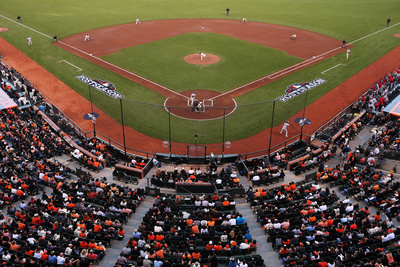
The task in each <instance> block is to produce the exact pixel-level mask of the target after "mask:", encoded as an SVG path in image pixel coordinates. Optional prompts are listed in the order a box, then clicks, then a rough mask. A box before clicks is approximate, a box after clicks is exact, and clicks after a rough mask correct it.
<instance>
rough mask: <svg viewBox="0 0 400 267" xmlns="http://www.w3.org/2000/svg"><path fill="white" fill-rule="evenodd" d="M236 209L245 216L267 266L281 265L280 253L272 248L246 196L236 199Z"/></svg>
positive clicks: (258, 250)
mask: <svg viewBox="0 0 400 267" xmlns="http://www.w3.org/2000/svg"><path fill="white" fill-rule="evenodd" d="M235 201H236V210H237V211H238V212H239V213H241V214H242V215H243V216H244V217H245V218H246V222H247V224H248V226H249V229H250V234H251V235H252V237H253V239H255V240H257V254H260V255H261V256H262V257H263V259H264V262H265V266H266V267H276V266H281V260H279V255H278V253H277V252H275V251H274V249H273V248H272V243H268V242H267V238H268V236H267V235H265V232H264V229H263V228H262V225H261V224H259V223H258V222H256V216H255V215H254V213H253V210H252V209H251V208H250V205H249V203H247V201H246V200H245V199H244V198H239V199H235Z"/></svg>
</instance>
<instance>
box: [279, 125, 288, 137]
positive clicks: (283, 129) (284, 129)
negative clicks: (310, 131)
mask: <svg viewBox="0 0 400 267" xmlns="http://www.w3.org/2000/svg"><path fill="white" fill-rule="evenodd" d="M288 126H290V124H289V121H286V122H285V123H284V124H283V126H282V129H281V132H280V134H282V132H283V131H285V133H286V134H285V136H286V137H288V135H287V134H288V131H287V127H288Z"/></svg>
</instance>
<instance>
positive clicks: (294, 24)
mask: <svg viewBox="0 0 400 267" xmlns="http://www.w3.org/2000/svg"><path fill="white" fill-rule="evenodd" d="M226 8H229V9H230V14H229V16H227V15H226V11H225V10H226ZM399 8H400V2H399V1H394V0H377V1H365V0H355V1H343V0H339V1H334V2H332V1H327V0H319V1H317V0H307V1H305V0H304V1H298V0H297V1H295V0H287V1H271V0H264V1H258V0H249V1H238V0H233V1H218V2H215V1H209V0H205V1H193V0H185V1H165V0H163V1H160V0H154V1H151V2H149V1H144V0H138V1H127V0H114V1H103V0H100V1H99V0H97V1H94V0H87V1H76V0H72V1H59V0H56V1H54V0H52V1H49V0H42V1H37V0H32V1H22V0H13V1H11V0H3V1H2V3H1V10H0V27H1V28H7V29H8V30H6V31H4V32H0V37H1V38H3V39H5V40H6V41H7V42H9V43H10V44H11V45H12V46H14V47H15V48H17V49H18V50H19V51H21V52H23V53H24V54H25V55H27V56H28V57H29V58H31V59H32V60H34V61H35V62H36V63H38V64H39V65H40V66H42V67H43V68H44V69H46V70H47V71H48V72H50V73H51V74H53V75H54V76H55V77H56V78H57V79H59V80H60V81H62V82H63V83H64V84H66V85H67V86H68V87H70V88H71V89H72V90H74V91H76V92H77V93H78V94H79V95H81V96H82V97H84V98H86V99H89V90H88V86H87V85H86V84H85V83H83V82H81V81H80V80H78V79H77V78H76V77H77V76H80V75H85V76H87V77H90V78H92V79H99V80H102V81H108V82H111V83H112V84H113V85H114V87H115V89H116V91H117V92H118V93H120V94H122V95H123V96H124V97H123V98H122V99H123V101H122V103H123V107H122V109H121V106H120V105H121V102H120V100H119V99H113V98H111V97H109V96H108V95H106V94H104V93H102V92H99V91H97V90H91V100H92V102H93V105H95V107H96V108H98V109H100V110H102V111H103V112H104V113H106V114H107V115H108V116H110V117H111V118H112V119H114V120H115V121H116V122H118V123H121V110H122V111H123V114H124V124H125V125H126V126H127V127H131V128H133V129H134V130H136V131H138V132H139V133H141V134H144V135H146V136H150V137H153V138H156V139H159V140H168V139H169V138H171V140H172V141H173V142H179V143H193V141H194V140H193V136H194V134H198V136H199V139H198V143H203V144H212V143H219V142H221V140H229V141H235V140H241V139H244V138H249V137H251V136H253V135H256V134H260V133H261V132H262V131H264V130H265V129H267V128H269V127H270V126H271V124H272V123H271V120H272V118H273V125H274V126H279V125H281V124H282V123H283V122H284V121H285V120H288V119H290V118H291V117H292V116H294V115H295V114H297V113H298V112H300V111H301V110H302V109H303V108H304V105H305V104H306V105H311V104H312V103H313V102H315V101H316V100H318V99H320V98H321V97H322V96H324V95H325V94H327V93H328V92H330V91H331V90H333V89H334V88H336V87H337V86H339V85H340V84H342V83H343V82H345V81H346V80H348V79H349V78H351V77H352V76H354V75H355V74H357V73H358V72H360V71H361V70H363V69H364V68H366V67H367V66H369V65H370V64H372V63H374V62H375V61H376V60H378V59H379V58H381V57H383V56H384V55H386V54H387V53H389V52H390V51H392V50H393V49H395V48H396V47H397V46H398V45H399V44H400V39H399V38H397V37H395V36H394V34H396V33H399V31H400V17H399V15H398V14H397V13H398V12H397V11H398V10H399ZM17 16H21V18H22V22H17V20H16V18H17ZM243 17H246V18H247V20H248V22H247V23H245V22H241V21H242V18H243ZM389 17H390V18H391V23H390V25H389V27H387V22H386V21H387V19H388V18H389ZM136 18H140V20H141V23H140V24H136V23H135V20H136ZM85 34H89V35H90V36H91V40H90V41H86V42H85V41H84V36H85ZM292 34H296V35H297V39H296V40H291V36H292ZM54 35H57V36H58V39H59V40H60V42H58V43H56V44H55V43H53V42H52V37H53V36H54ZM28 36H31V37H32V40H33V45H32V46H28V45H27V40H26V39H27V37H28ZM342 40H346V41H347V43H348V44H349V47H350V48H351V54H350V57H349V60H346V56H345V52H346V49H345V48H340V45H341V41H342ZM200 52H204V53H206V55H207V54H209V55H215V56H217V57H218V59H219V61H218V62H216V63H213V64H209V65H198V64H192V63H190V62H187V61H185V60H184V57H185V56H187V55H190V54H195V55H196V54H198V53H200ZM1 53H2V50H1V47H0V54H1ZM4 56H6V55H4ZM206 58H207V56H206ZM293 66H298V67H293ZM285 70H287V71H285ZM376 72H377V73H376V75H377V77H381V76H382V75H384V74H385V73H379V70H376ZM24 75H27V74H24ZM28 78H29V79H30V80H32V79H33V78H32V79H31V78H30V77H28ZM368 78H370V77H368ZM317 79H324V80H325V81H326V82H324V83H322V84H320V85H318V86H317V87H315V88H313V89H312V90H309V92H307V96H306V94H304V93H303V94H301V95H299V96H297V97H293V98H291V99H289V100H288V101H286V102H282V101H279V100H277V101H275V104H274V103H273V102H272V101H274V100H275V99H277V98H278V97H280V96H282V95H285V93H286V92H285V90H287V89H288V87H289V86H291V85H298V84H301V83H310V82H312V81H315V80H317ZM254 81H256V82H254ZM372 82H374V81H372ZM372 82H371V85H372ZM39 89H40V88H39ZM364 89H365V90H366V89H367V88H364ZM193 91H196V92H197V95H198V97H199V100H200V101H204V100H207V103H209V104H208V106H207V107H206V109H205V112H202V113H199V112H192V111H191V106H190V105H189V106H188V99H189V96H190V94H191V93H192V92H193ZM43 94H44V95H45V96H46V97H48V98H49V99H50V100H52V96H51V93H47V92H46V91H44V93H43ZM306 97H307V99H306ZM209 100H213V101H209ZM305 100H306V101H305ZM346 100H347V101H349V102H351V101H353V99H346ZM62 101H65V102H68V101H70V105H71V106H74V99H68V98H64V99H63V100H62ZM256 103H257V104H256ZM56 104H57V103H56ZM342 104H343V103H340V104H339V103H336V102H335V103H330V104H329V105H342ZM60 105H61V103H60ZM273 106H275V110H274V116H273V117H272V116H271V112H272V109H273ZM169 107H170V108H169ZM223 107H226V108H225V109H224V108H223ZM89 108H90V107H89V105H88V109H89ZM341 108H344V107H338V109H339V110H340V109H341ZM168 109H169V110H170V111H171V114H169V113H168V112H167V110H168ZM77 110H78V109H77ZM80 111H81V109H79V112H80ZM70 112H73V110H72V109H71V111H70ZM213 112H214V115H213ZM314 112H316V111H314ZM317 112H318V111H317ZM319 112H320V113H321V122H312V123H315V124H318V123H320V124H322V123H323V122H325V121H326V120H327V119H325V118H323V116H322V115H323V114H324V108H323V107H322V108H321V109H320V111H319ZM67 115H69V114H67ZM83 115H84V114H78V115H76V116H77V117H82V116H83ZM224 115H225V118H223V117H224ZM72 117H73V116H72ZM101 119H102V118H101V117H100V118H99V120H98V123H99V126H98V127H99V129H100V128H101ZM323 120H325V121H323ZM78 123H79V122H78ZM293 123H294V122H293ZM108 127H115V128H117V127H118V131H120V127H119V126H111V125H109V126H108ZM292 129H293V130H292V132H291V134H297V133H298V131H299V127H297V128H295V127H293V128H292ZM99 131H100V130H99ZM222 131H223V132H224V133H222ZM294 131H296V133H294ZM307 131H309V130H306V132H307ZM307 133H308V132H307ZM223 134H224V136H223V137H222V135H223ZM110 138H113V137H112V136H110Z"/></svg>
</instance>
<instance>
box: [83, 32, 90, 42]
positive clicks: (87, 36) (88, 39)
mask: <svg viewBox="0 0 400 267" xmlns="http://www.w3.org/2000/svg"><path fill="white" fill-rule="evenodd" d="M83 41H85V42H86V41H90V36H89V34H86V35H85V39H84V40H83Z"/></svg>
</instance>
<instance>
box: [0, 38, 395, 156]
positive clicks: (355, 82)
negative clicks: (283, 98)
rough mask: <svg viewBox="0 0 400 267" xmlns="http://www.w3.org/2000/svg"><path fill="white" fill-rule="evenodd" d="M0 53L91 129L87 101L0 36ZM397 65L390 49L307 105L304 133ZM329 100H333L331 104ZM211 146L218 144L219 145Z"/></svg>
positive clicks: (108, 130) (107, 126) (181, 148)
mask: <svg viewBox="0 0 400 267" xmlns="http://www.w3.org/2000/svg"><path fill="white" fill-rule="evenodd" d="M0 54H1V55H2V56H3V57H4V60H5V61H6V62H7V63H8V64H9V65H10V66H11V67H14V68H15V69H17V70H18V71H19V72H21V73H22V74H23V75H24V76H25V77H26V78H27V79H28V80H29V81H31V82H32V84H33V85H34V86H35V87H37V88H38V89H39V90H40V91H41V92H42V94H43V96H45V97H47V98H49V99H50V100H51V101H52V102H53V103H54V104H55V105H57V106H58V107H59V108H60V109H61V110H62V111H63V112H64V113H65V114H66V115H67V116H69V117H70V118H71V119H72V120H73V121H74V122H75V123H77V124H78V125H79V126H80V127H81V128H82V129H84V130H85V131H91V130H93V129H92V127H93V125H92V123H91V122H90V121H87V120H85V119H83V114H85V113H89V112H91V110H90V103H89V102H88V101H87V100H86V99H85V98H83V97H82V96H80V95H79V94H78V93H76V92H75V91H74V90H72V89H71V88H69V87H68V86H67V85H65V84H64V83H62V82H61V81H59V80H58V79H57V78H56V77H55V76H53V75H52V74H51V73H49V72H48V71H46V70H45V69H44V68H42V67H41V66H39V65H38V64H36V63H35V62H34V61H32V60H31V59H30V58H29V57H27V56H26V55H25V54H23V53H22V52H21V51H19V50H18V49H16V48H15V47H13V46H12V45H10V44H9V43H8V42H6V41H5V40H4V39H2V38H0ZM398 66H400V47H397V48H396V49H394V50H392V51H391V52H389V53H388V54H386V55H385V56H383V57H382V58H380V59H379V60H377V61H376V62H374V63H373V64H371V65H370V66H368V67H366V68H365V69H363V70H362V71H360V72H359V73H357V74H356V75H354V76H353V77H351V78H350V79H348V80H347V81H346V82H344V83H343V84H341V85H339V86H338V87H336V88H335V89H333V90H331V91H330V92H329V93H327V94H326V95H324V96H323V97H321V98H320V99H318V100H317V101H315V102H314V103H312V104H311V105H309V106H308V107H307V111H306V114H305V117H307V118H308V119H310V120H311V122H312V123H311V125H307V126H304V133H306V134H312V133H313V132H314V131H315V130H317V129H318V128H319V127H320V126H322V125H323V124H324V123H325V122H327V121H329V120H330V119H331V118H332V117H333V116H335V115H336V114H337V113H338V112H339V111H341V110H342V109H343V108H344V107H346V106H348V105H350V104H351V103H352V102H353V101H354V100H356V99H357V98H358V97H359V96H360V95H361V94H362V93H364V92H365V91H366V90H367V89H368V88H369V87H370V86H372V85H373V84H374V83H375V82H377V81H378V80H379V79H380V78H382V76H384V75H386V74H387V73H389V72H390V71H393V70H394V69H396V68H397V67H398ZM331 103H335V105H332V104H331ZM94 112H96V113H99V114H100V118H99V119H98V120H97V123H96V130H97V131H99V132H101V133H102V134H104V135H106V136H108V137H110V138H112V139H114V140H115V141H117V142H119V143H123V138H122V127H121V125H120V124H119V123H117V122H116V121H114V120H113V119H112V118H110V117H109V116H107V115H106V114H105V113H104V112H102V111H101V110H99V109H98V108H96V107H94ZM298 117H302V111H301V112H299V113H298V114H296V115H294V116H293V117H292V118H290V119H289V122H290V124H291V126H290V128H289V137H291V136H294V135H295V134H298V133H299V131H300V126H298V124H296V123H295V122H294V119H295V118H298ZM280 129H281V125H280V126H277V127H274V128H273V130H272V134H273V138H272V146H274V145H276V144H279V143H282V142H284V141H285V140H287V138H285V137H284V136H283V135H280V134H279V131H280ZM125 134H126V144H127V147H132V148H136V149H138V150H143V151H148V152H152V153H156V152H159V153H169V149H168V148H164V147H163V146H162V140H158V139H156V138H152V137H149V136H147V135H144V134H142V133H139V132H137V131H135V130H134V129H132V128H130V127H125ZM269 136H270V129H266V130H264V131H262V132H260V133H258V134H256V135H254V136H251V137H249V138H245V139H241V140H237V141H232V142H231V143H232V145H231V147H230V148H228V149H225V154H235V153H237V154H245V153H249V152H253V151H257V150H262V149H266V148H268V144H269V143H268V141H269ZM172 145H173V153H174V154H182V155H185V154H186V147H185V145H186V144H181V143H173V144H172ZM211 145H214V146H218V145H220V144H211ZM211 145H210V146H211ZM138 154H140V153H138Z"/></svg>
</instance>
